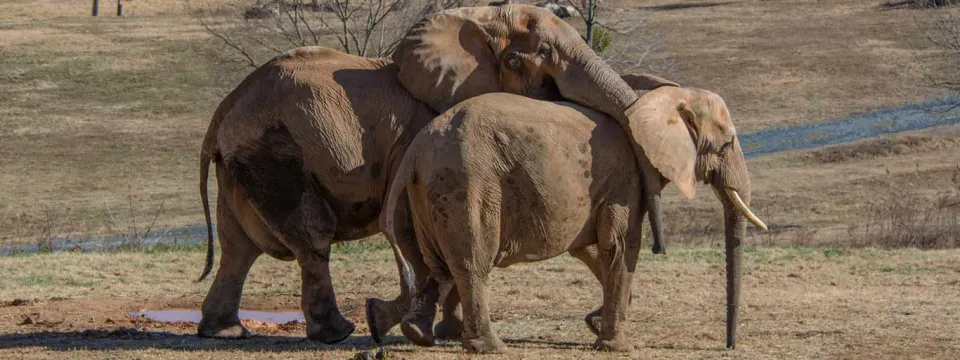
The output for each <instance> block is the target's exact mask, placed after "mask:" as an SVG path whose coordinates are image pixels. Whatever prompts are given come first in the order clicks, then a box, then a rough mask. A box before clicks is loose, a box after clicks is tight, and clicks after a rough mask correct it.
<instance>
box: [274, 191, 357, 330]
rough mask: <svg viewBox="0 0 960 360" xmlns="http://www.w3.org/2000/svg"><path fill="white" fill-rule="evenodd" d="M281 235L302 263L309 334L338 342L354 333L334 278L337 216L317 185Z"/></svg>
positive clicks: (292, 216)
mask: <svg viewBox="0 0 960 360" xmlns="http://www.w3.org/2000/svg"><path fill="white" fill-rule="evenodd" d="M284 224H285V226H283V227H282V229H284V230H283V231H281V232H282V234H281V236H279V237H280V238H281V241H282V242H284V243H286V245H287V246H288V247H290V248H291V250H293V252H294V256H295V257H296V259H297V263H298V264H299V265H300V278H301V282H302V283H301V287H302V295H301V299H300V307H301V308H302V309H303V314H304V317H305V318H306V320H307V337H308V338H310V339H311V340H315V341H320V342H323V343H325V344H335V343H338V342H340V341H343V340H344V339H346V338H347V337H348V336H350V334H352V333H353V330H354V325H353V323H351V322H350V321H347V319H345V318H344V317H343V315H342V314H341V313H340V309H339V308H338V307H337V298H336V295H335V294H334V290H333V281H332V279H331V278H330V245H331V240H332V238H333V234H334V229H335V228H336V218H335V217H334V214H333V211H332V210H331V208H330V206H329V205H328V203H327V202H326V201H325V200H324V199H323V198H322V197H321V196H320V195H319V194H318V191H317V189H316V188H315V187H307V189H306V191H305V192H304V194H303V196H302V201H301V203H300V207H298V208H297V210H296V211H294V212H293V213H291V214H289V215H288V216H287V219H286V221H285V222H284Z"/></svg>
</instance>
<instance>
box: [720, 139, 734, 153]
mask: <svg viewBox="0 0 960 360" xmlns="http://www.w3.org/2000/svg"><path fill="white" fill-rule="evenodd" d="M731 146H733V140H730V141H727V142H726V143H724V144H723V145H721V146H720V152H724V151H727V150H728V149H730V147H731Z"/></svg>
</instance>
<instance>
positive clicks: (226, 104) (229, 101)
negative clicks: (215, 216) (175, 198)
mask: <svg viewBox="0 0 960 360" xmlns="http://www.w3.org/2000/svg"><path fill="white" fill-rule="evenodd" d="M242 85H243V84H241V86H239V87H237V89H235V90H234V91H232V92H230V94H229V95H227V97H226V98H224V99H223V101H222V102H220V106H218V107H217V110H216V111H214V113H213V119H211V120H210V126H209V127H208V128H207V133H206V135H204V136H203V145H201V146H200V201H201V202H203V218H204V220H205V221H206V223H207V258H206V262H205V263H204V266H203V273H201V274H200V278H199V279H197V282H201V281H203V280H204V279H206V278H207V275H210V271H211V270H213V222H212V221H211V219H210V196H209V195H208V193H207V178H208V177H209V174H210V163H211V162H216V161H218V159H219V158H220V149H218V147H217V133H218V132H219V131H220V123H221V122H222V120H223V116H224V114H225V113H226V112H227V110H228V109H230V108H231V107H233V104H234V102H236V99H237V98H238V97H239V91H238V90H240V89H241V88H242Z"/></svg>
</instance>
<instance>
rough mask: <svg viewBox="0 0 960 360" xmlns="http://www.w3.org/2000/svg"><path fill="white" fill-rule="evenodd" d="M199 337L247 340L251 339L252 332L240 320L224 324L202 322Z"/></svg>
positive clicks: (198, 329)
mask: <svg viewBox="0 0 960 360" xmlns="http://www.w3.org/2000/svg"><path fill="white" fill-rule="evenodd" d="M197 335H198V336H200V337H204V338H214V339H246V338H249V337H250V331H248V330H247V328H245V327H243V325H241V324H240V319H233V320H231V321H227V322H222V323H218V322H216V321H204V320H201V321H200V326H199V327H198V328H197Z"/></svg>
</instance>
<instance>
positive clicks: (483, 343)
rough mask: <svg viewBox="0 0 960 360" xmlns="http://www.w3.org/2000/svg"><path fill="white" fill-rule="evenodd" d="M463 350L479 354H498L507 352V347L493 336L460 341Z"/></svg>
mask: <svg viewBox="0 0 960 360" xmlns="http://www.w3.org/2000/svg"><path fill="white" fill-rule="evenodd" d="M461 343H462V345H463V348H464V350H467V351H468V352H472V353H479V354H500V353H504V352H506V351H507V345H506V344H504V343H503V341H500V339H499V338H497V337H496V336H494V335H492V334H491V335H487V336H481V337H479V338H476V339H469V340H467V339H464V340H462V341H461Z"/></svg>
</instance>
